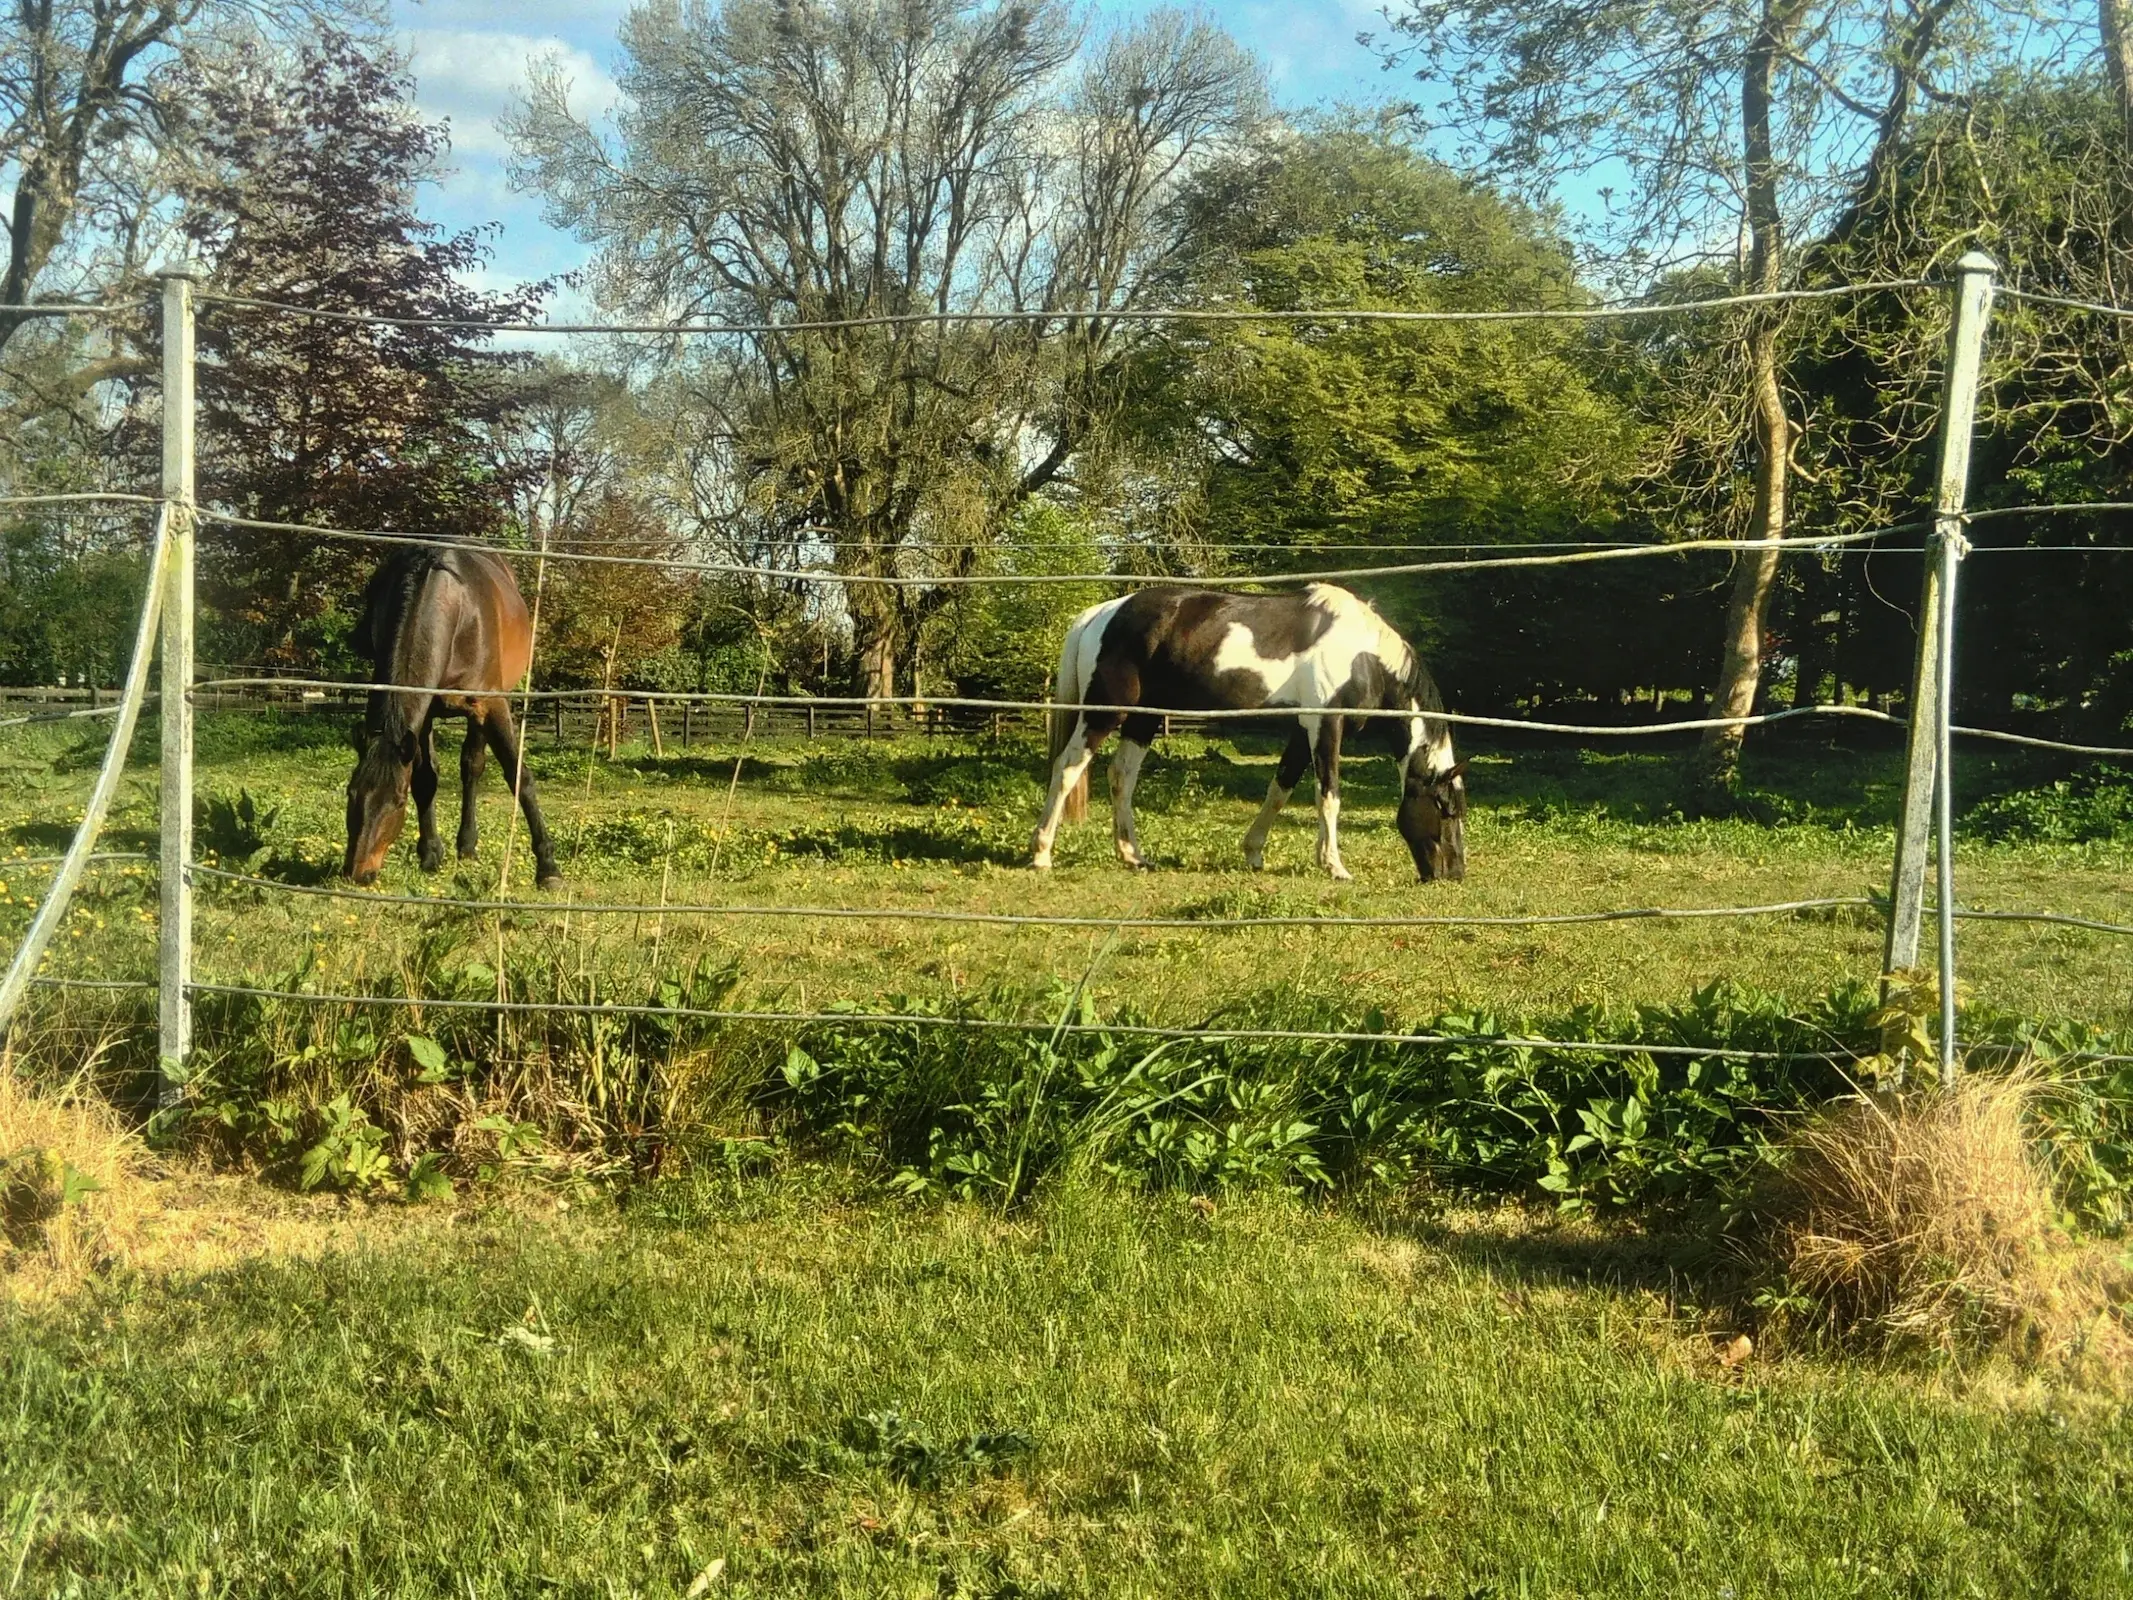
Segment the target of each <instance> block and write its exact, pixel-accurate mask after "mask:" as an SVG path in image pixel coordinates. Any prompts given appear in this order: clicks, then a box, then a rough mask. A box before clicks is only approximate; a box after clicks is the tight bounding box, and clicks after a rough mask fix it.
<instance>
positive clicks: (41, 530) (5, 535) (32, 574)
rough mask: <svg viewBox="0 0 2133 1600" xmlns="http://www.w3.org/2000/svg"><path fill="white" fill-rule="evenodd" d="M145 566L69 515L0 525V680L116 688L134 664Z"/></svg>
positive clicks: (133, 553) (136, 555) (130, 552)
mask: <svg viewBox="0 0 2133 1600" xmlns="http://www.w3.org/2000/svg"><path fill="white" fill-rule="evenodd" d="M145 574H146V565H145V563H144V562H143V560H142V558H141V555H140V553H139V551H137V550H133V549H126V548H120V549H108V548H101V547H99V546H98V545H97V544H95V543H93V542H92V543H86V544H85V543H84V541H83V539H82V538H81V536H80V532H79V530H78V529H76V528H73V527H70V526H68V525H67V524H66V523H65V521H64V519H54V520H53V521H51V522H42V521H20V522H15V523H12V524H10V525H8V526H7V527H6V528H4V529H0V683H8V684H40V685H41V684H52V683H57V682H59V681H60V680H61V679H63V678H66V679H72V680H73V681H75V682H77V683H80V682H83V681H87V682H91V683H95V684H97V685H99V686H102V687H106V688H108V687H112V686H114V685H116V684H117V683H118V682H119V680H120V679H121V678H123V677H124V676H125V673H126V669H127V667H128V666H129V665H130V662H129V659H128V658H129V656H130V655H131V652H132V646H133V636H134V632H135V627H136V624H137V622H138V620H139V617H140V612H141V593H142V588H143V585H144V582H145Z"/></svg>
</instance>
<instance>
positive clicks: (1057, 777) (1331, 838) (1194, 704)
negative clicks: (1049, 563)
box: [1030, 583, 1466, 883]
mask: <svg viewBox="0 0 2133 1600" xmlns="http://www.w3.org/2000/svg"><path fill="white" fill-rule="evenodd" d="M1052 699H1053V701H1054V703H1055V704H1058V705H1062V706H1072V707H1093V706H1145V707H1149V708H1151V709H1150V710H1148V711H1146V712H1141V711H1099V710H1087V709H1077V710H1068V711H1054V712H1053V713H1052V714H1051V754H1052V782H1051V789H1050V792H1049V793H1048V794H1047V795H1046V797H1045V803H1044V815H1043V817H1042V818H1041V819H1040V820H1039V822H1038V824H1037V832H1036V836H1035V837H1034V838H1033V839H1032V840H1031V841H1030V852H1031V858H1032V859H1031V864H1032V865H1034V866H1036V867H1038V868H1040V869H1042V868H1047V867H1049V866H1051V864H1052V841H1053V839H1054V838H1056V837H1057V835H1058V832H1059V824H1060V822H1061V820H1062V819H1063V818H1064V817H1065V816H1066V814H1067V812H1068V810H1069V809H1070V808H1071V809H1073V810H1074V812H1075V813H1076V814H1077V815H1079V814H1081V813H1082V812H1084V811H1085V809H1086V806H1087V795H1088V787H1087V785H1088V771H1089V762H1090V759H1091V758H1092V757H1093V756H1094V755H1095V752H1096V747H1097V746H1098V745H1100V744H1102V743H1103V741H1104V740H1105V739H1106V738H1107V737H1108V736H1109V735H1110V734H1111V733H1113V732H1114V731H1116V732H1118V734H1119V745H1118V754H1117V755H1115V756H1113V757H1112V758H1111V806H1112V816H1113V828H1114V830H1115V835H1116V839H1117V843H1118V854H1119V858H1120V859H1121V860H1123V861H1124V862H1125V863H1126V865H1128V866H1129V867H1145V866H1146V865H1147V862H1146V861H1145V860H1144V859H1142V856H1141V850H1140V842H1139V840H1138V838H1137V837H1136V835H1135V832H1134V826H1133V786H1134V782H1135V780H1136V779H1137V778H1138V777H1139V776H1140V770H1141V761H1142V759H1143V758H1144V757H1145V756H1146V755H1147V753H1148V746H1149V745H1150V744H1152V743H1153V742H1154V741H1155V737H1156V735H1157V734H1158V733H1160V732H1161V731H1162V726H1163V719H1162V713H1163V712H1165V711H1183V712H1192V711H1217V710H1248V709H1254V708H1257V707H1261V706H1264V707H1267V708H1268V709H1269V710H1270V711H1274V710H1280V711H1289V710H1293V712H1294V716H1293V719H1292V721H1291V726H1292V729H1293V731H1292V732H1291V733H1290V735H1289V743H1288V748H1287V749H1286V750H1285V751H1283V753H1282V757H1281V766H1280V769H1279V770H1278V771H1277V772H1276V773H1275V775H1274V781H1273V783H1272V784H1271V785H1269V786H1268V788H1267V793H1266V804H1265V805H1263V806H1261V807H1260V808H1259V815H1258V817H1257V818H1255V819H1254V820H1253V822H1252V825H1251V827H1250V828H1249V829H1247V830H1246V832H1245V835H1244V859H1245V862H1246V864H1247V865H1248V866H1250V867H1251V868H1252V869H1253V870H1254V871H1257V870H1258V869H1259V868H1260V866H1261V865H1263V863H1264V860H1265V853H1266V837H1267V830H1268V829H1269V828H1271V827H1272V826H1273V825H1274V819H1275V817H1277V816H1278V815H1280V813H1281V808H1282V807H1283V806H1284V805H1285V804H1287V803H1288V798H1289V792H1290V791H1291V790H1292V789H1294V788H1295V787H1296V785H1297V782H1298V781H1299V780H1300V779H1301V778H1302V777H1303V774H1304V769H1305V768H1306V767H1312V768H1314V769H1315V770H1316V774H1317V778H1318V861H1319V865H1320V866H1322V867H1324V868H1325V869H1326V870H1327V871H1328V872H1330V873H1332V875H1333V876H1334V877H1336V878H1346V877H1347V876H1348V875H1349V874H1348V869H1347V868H1346V867H1344V866H1342V865H1341V848H1340V810H1341V802H1340V762H1341V733H1342V726H1343V724H1344V723H1345V722H1346V721H1348V720H1349V719H1347V718H1345V717H1343V716H1342V715H1341V712H1342V711H1344V710H1372V711H1394V712H1404V713H1406V715H1403V716H1393V717H1371V718H1359V719H1356V720H1357V721H1359V722H1360V723H1362V724H1363V725H1364V726H1365V727H1372V728H1377V729H1380V730H1382V731H1385V732H1389V733H1390V735H1391V742H1392V749H1393V755H1394V757H1395V759H1397V760H1398V761H1399V763H1400V769H1401V780H1402V781H1401V793H1400V807H1399V811H1398V813H1397V821H1398V823H1399V829H1400V837H1401V838H1403V839H1405V840H1406V841H1407V848H1408V850H1409V852H1410V853H1412V855H1413V856H1414V858H1415V870H1416V871H1418V872H1419V873H1421V875H1422V880H1423V881H1424V882H1425V883H1426V882H1428V881H1429V880H1430V879H1432V878H1463V877H1465V876H1466V839H1465V817H1466V783H1465V774H1466V766H1465V764H1464V763H1463V762H1460V761H1458V760H1457V759H1456V758H1455V757H1454V756H1453V754H1452V730H1451V727H1450V725H1449V724H1448V723H1446V722H1445V721H1444V720H1443V719H1442V718H1441V717H1436V716H1432V715H1430V713H1431V712H1441V711H1442V710H1443V709H1444V702H1443V700H1442V699H1441V698H1440V697H1439V696H1438V693H1437V686H1436V684H1435V683H1433V682H1432V681H1431V679H1430V676H1429V672H1428V671H1427V669H1425V668H1424V667H1423V665H1422V661H1421V658H1420V657H1419V656H1417V655H1416V654H1415V652H1414V651H1413V650H1412V649H1411V648H1409V646H1408V643H1407V641H1406V640H1405V639H1402V638H1401V637H1400V636H1399V635H1398V634H1397V633H1395V632H1393V630H1392V629H1391V628H1389V627H1387V626H1386V625H1385V622H1384V620H1383V619H1382V618H1380V617H1379V616H1378V614H1377V613H1376V612H1375V611H1373V610H1372V609H1371V608H1370V607H1369V605H1367V604H1366V603H1365V602H1364V601H1362V600H1360V599H1358V598H1357V597H1356V596H1354V595H1352V594H1350V593H1349V592H1348V591H1347V590H1346V589H1336V588H1334V587H1332V586H1331V585H1330V584H1323V583H1314V584H1312V585H1311V586H1310V587H1308V588H1306V589H1303V590H1301V591H1299V592H1296V593H1288V594H1224V593H1219V592H1216V591H1211V590H1206V589H1143V590H1141V591H1140V592H1139V593H1137V594H1132V595H1129V596H1127V597H1126V598H1125V599H1123V600H1112V601H1107V602H1106V603H1105V604H1103V605H1099V606H1091V607H1090V608H1089V609H1088V610H1086V611H1084V612H1083V613H1082V614H1081V615H1080V616H1079V617H1077V618H1075V619H1074V625H1073V626H1072V627H1071V628H1069V629H1068V630H1067V636H1066V643H1065V644H1064V645H1063V646H1062V647H1061V649H1060V652H1059V671H1058V675H1057V676H1056V678H1055V679H1054V680H1053V689H1052Z"/></svg>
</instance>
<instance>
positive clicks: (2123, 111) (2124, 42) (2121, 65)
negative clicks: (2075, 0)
mask: <svg viewBox="0 0 2133 1600" xmlns="http://www.w3.org/2000/svg"><path fill="white" fill-rule="evenodd" d="M2096 9H2097V21H2098V22H2099V23H2100V24H2101V26H2102V30H2103V66H2104V71H2105V72H2107V73H2108V74H2109V75H2110V79H2111V97H2112V99H2113V100H2115V101H2116V102H2117V105H2118V123H2119V126H2120V127H2121V128H2122V129H2123V130H2124V132H2125V140H2126V153H2127V154H2129V155H2133V0H2097V4H2096Z"/></svg>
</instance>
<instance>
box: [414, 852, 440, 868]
mask: <svg viewBox="0 0 2133 1600" xmlns="http://www.w3.org/2000/svg"><path fill="white" fill-rule="evenodd" d="M417 860H418V861H419V863H420V865H421V867H422V870H423V871H424V872H435V871H437V870H438V869H440V868H441V867H443V865H444V852H443V851H442V850H439V851H438V852H437V853H436V854H434V855H427V854H425V855H422V856H420V857H417Z"/></svg>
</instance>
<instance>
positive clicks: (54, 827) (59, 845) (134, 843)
mask: <svg viewBox="0 0 2133 1600" xmlns="http://www.w3.org/2000/svg"><path fill="white" fill-rule="evenodd" d="M74 831H75V829H74V824H73V823H71V822H19V823H17V824H16V825H15V826H14V827H12V828H10V829H8V831H7V842H8V843H9V844H11V845H21V846H23V847H25V848H29V849H37V850H50V851H53V852H55V853H56V852H58V851H62V850H64V849H66V848H67V846H69V845H70V844H72V843H73V842H74ZM160 842H161V841H160V840H159V839H158V837H157V835H156V832H155V830H154V829H153V828H114V827H106V828H105V829H104V830H103V832H101V833H99V834H98V835H97V836H96V847H97V849H99V850H141V851H148V852H153V851H154V849H155V848H156V846H157V844H158V843H160Z"/></svg>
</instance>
